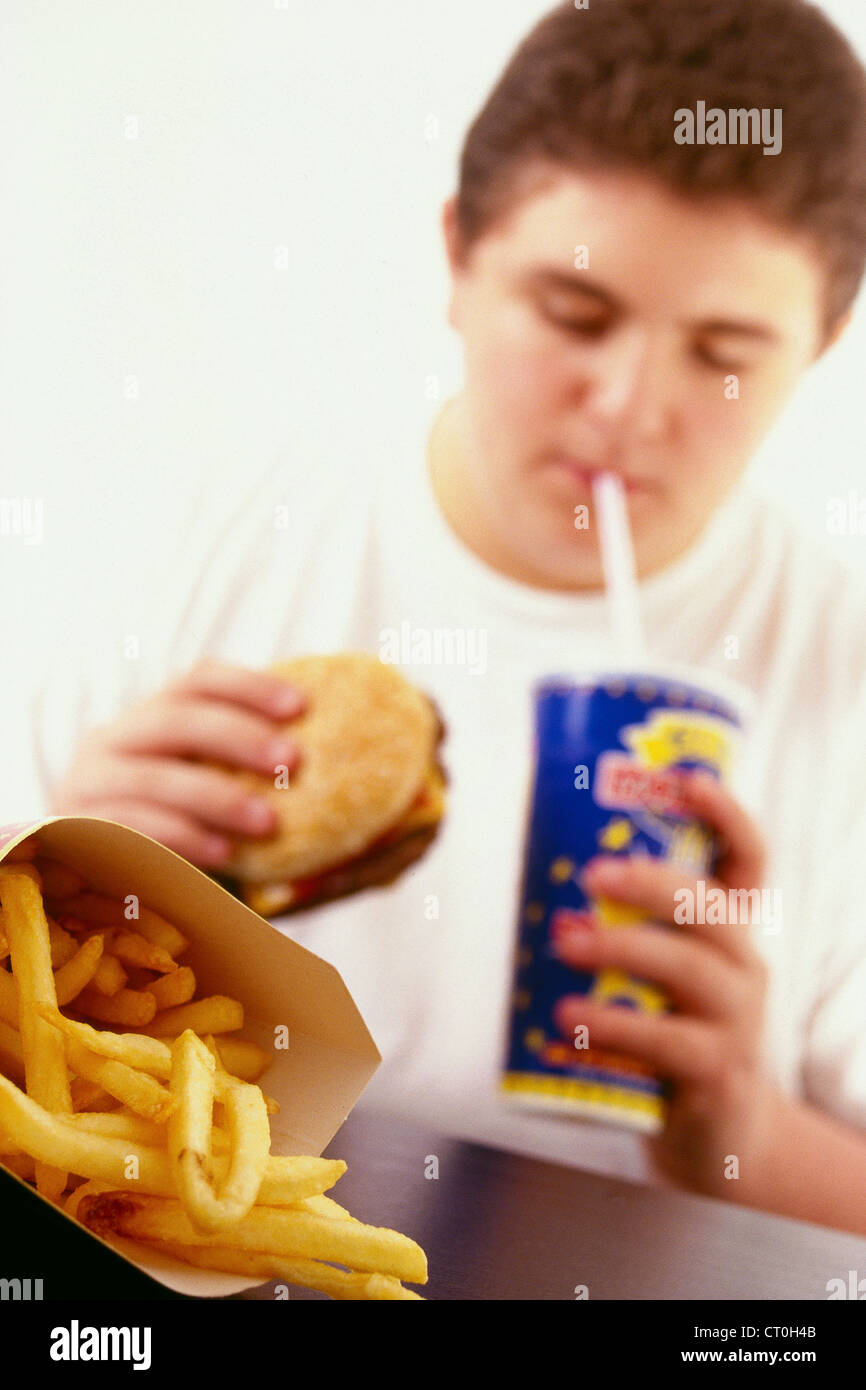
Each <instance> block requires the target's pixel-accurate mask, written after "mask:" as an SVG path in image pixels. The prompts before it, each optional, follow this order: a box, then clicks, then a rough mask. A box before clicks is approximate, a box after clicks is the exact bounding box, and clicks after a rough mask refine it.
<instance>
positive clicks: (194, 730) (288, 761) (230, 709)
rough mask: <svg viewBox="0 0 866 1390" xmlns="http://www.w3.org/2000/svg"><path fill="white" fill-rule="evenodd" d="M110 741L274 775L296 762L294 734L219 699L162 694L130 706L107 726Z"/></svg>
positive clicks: (120, 746) (128, 747)
mask: <svg viewBox="0 0 866 1390" xmlns="http://www.w3.org/2000/svg"><path fill="white" fill-rule="evenodd" d="M109 736H110V741H109V743H108V747H109V748H112V749H115V750H118V751H124V752H128V753H157V754H169V755H174V756H176V757H183V756H186V757H200V758H207V759H212V760H214V761H216V762H222V763H226V764H228V765H229V766H230V767H240V768H249V769H251V770H253V771H255V772H261V773H264V775H265V776H267V777H273V776H274V775H275V773H276V771H277V769H279V768H282V767H288V768H289V770H291V769H292V768H293V767H295V766H296V765H297V762H298V759H299V754H298V749H297V746H296V744H295V742H294V740H293V739H291V738H290V737H289V735H288V734H286V733H280V732H278V731H276V730H275V729H274V726H273V724H271V723H270V722H269V721H268V720H266V719H263V718H262V717H261V716H260V715H254V714H249V713H247V712H246V711H245V710H240V709H237V708H235V707H234V706H231V705H227V704H226V705H224V704H220V703H219V702H218V701H216V700H214V701H204V700H177V701H175V702H174V703H172V704H166V702H165V701H164V700H158V701H153V702H151V703H146V704H144V705H139V706H137V707H136V708H135V709H133V710H130V711H129V712H128V714H127V716H126V717H125V718H124V719H122V720H121V721H120V722H119V724H118V725H117V726H116V727H115V728H114V729H112V730H110V731H109Z"/></svg>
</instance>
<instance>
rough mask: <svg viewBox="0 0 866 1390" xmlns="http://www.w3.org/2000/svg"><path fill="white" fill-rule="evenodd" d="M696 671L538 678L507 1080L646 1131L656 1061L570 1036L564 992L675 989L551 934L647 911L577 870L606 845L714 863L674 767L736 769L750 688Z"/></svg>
mask: <svg viewBox="0 0 866 1390" xmlns="http://www.w3.org/2000/svg"><path fill="white" fill-rule="evenodd" d="M688 675H689V677H690V678H689V679H686V678H685V677H684V678H682V679H681V678H679V675H678V674H675V675H671V674H670V673H667V674H665V675H664V676H658V675H635V674H633V673H628V674H611V675H607V676H600V677H599V676H593V677H592V678H591V679H580V678H578V679H575V678H573V677H559V676H558V677H551V678H549V679H546V680H544V681H542V682H540V683H539V684H538V685H537V686H536V688H535V692H534V695H535V778H534V785H533V789H532V797H531V803H530V812H529V823H528V829H527V835H526V848H525V860H524V870H523V881H522V887H521V897H520V913H519V921H518V930H517V945H516V955H515V966H514V992H513V998H512V1007H511V1014H510V1020H509V1025H508V1041H507V1049H506V1060H505V1067H504V1071H503V1075H502V1079H501V1086H502V1091H503V1093H504V1096H505V1097H506V1098H507V1099H508V1100H509V1101H511V1102H513V1103H515V1104H518V1105H522V1106H531V1107H533V1108H535V1109H542V1110H555V1111H560V1112H562V1111H566V1112H569V1113H571V1114H577V1115H582V1116H587V1117H590V1118H594V1119H599V1120H605V1121H608V1122H610V1123H614V1124H619V1125H627V1126H629V1127H632V1128H638V1129H641V1130H645V1131H647V1132H650V1133H653V1132H657V1131H658V1130H659V1129H661V1128H662V1127H663V1124H664V1119H665V1094H664V1083H663V1082H662V1080H660V1079H659V1078H658V1077H657V1076H655V1075H654V1074H653V1072H652V1070H651V1068H650V1067H649V1066H647V1065H646V1064H645V1063H643V1062H641V1061H638V1060H636V1059H634V1058H629V1057H625V1056H619V1055H616V1054H612V1053H610V1052H605V1051H603V1050H599V1049H595V1048H593V1047H592V1041H591V1038H588V1037H587V1035H586V1032H585V1030H580V1029H578V1030H576V1032H575V1036H574V1038H573V1039H571V1038H565V1037H563V1036H562V1034H561V1033H560V1032H559V1030H558V1029H557V1026H556V1024H555V1022H554V1010H555V1008H556V1005H557V1003H558V1001H559V1000H560V999H562V998H563V997H564V996H566V995H586V996H588V997H590V998H592V999H593V1000H594V1001H602V1002H608V1003H616V1004H619V1005H625V1006H628V1007H630V1008H633V1009H637V1010H638V1011H640V1012H643V1013H661V1012H664V1011H665V1010H666V1009H667V1007H668V1001H667V999H666V998H665V996H664V994H663V993H662V992H661V991H660V990H659V989H658V988H656V987H655V986H654V985H652V984H650V983H648V982H647V981H641V980H637V979H635V978H633V977H631V976H628V975H625V974H623V973H622V972H620V971H615V970H602V971H601V972H599V973H597V974H592V973H586V972H583V971H579V970H575V969H574V968H573V967H571V966H569V965H566V964H564V963H563V962H562V961H560V960H559V959H558V958H557V956H556V954H555V953H554V950H553V945H552V934H553V932H554V931H555V930H556V929H557V927H560V926H567V927H568V928H570V929H581V928H584V929H586V930H589V931H598V930H612V929H616V928H625V927H628V926H630V925H634V924H635V923H636V922H639V921H645V920H646V913H645V912H642V911H640V910H639V909H636V908H634V907H630V906H628V907H627V906H625V905H623V904H617V903H615V902H613V901H611V900H610V899H608V898H601V897H600V898H595V899H593V898H589V897H587V896H586V895H585V894H584V893H583V891H582V890H581V888H580V886H579V884H578V881H577V880H578V875H579V873H580V871H581V869H582V867H583V866H584V864H586V863H587V862H588V861H589V860H590V859H592V858H594V857H596V856H597V855H600V854H614V855H617V854H621V855H634V854H647V855H651V856H652V857H654V858H663V859H666V860H669V861H670V862H673V863H676V864H679V865H681V866H682V868H683V873H684V878H686V877H688V876H691V877H694V876H695V875H697V876H698V877H700V875H701V874H702V873H707V874H712V872H713V868H714V863H715V857H716V845H715V839H714V836H713V834H712V832H711V831H710V829H709V828H708V827H707V826H705V825H703V824H701V823H700V822H698V821H695V820H694V819H693V818H692V817H691V816H690V815H689V813H688V811H687V808H686V805H685V803H684V801H683V799H682V787H681V777H680V775H679V774H681V773H682V772H683V771H685V770H688V769H697V768H700V769H703V770H704V771H707V772H710V773H712V774H713V775H715V776H716V777H719V778H721V779H722V780H724V781H728V780H729V779H730V776H731V771H732V768H733V767H734V765H735V761H736V755H737V751H738V745H739V742H740V738H741V735H742V731H743V727H744V721H745V719H746V717H747V713H748V709H749V697H748V696H746V695H745V694H744V693H743V692H742V691H741V690H740V689H739V687H737V686H735V685H733V683H723V682H720V681H719V680H718V678H717V677H715V676H712V677H709V678H708V679H709V680H710V681H711V682H712V689H711V688H709V686H705V684H704V681H703V680H701V682H700V684H697V683H695V680H694V679H691V675H692V673H688ZM672 930H673V928H672Z"/></svg>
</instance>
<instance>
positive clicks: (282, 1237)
mask: <svg viewBox="0 0 866 1390" xmlns="http://www.w3.org/2000/svg"><path fill="white" fill-rule="evenodd" d="M79 1215H80V1218H81V1220H82V1221H83V1222H84V1224H85V1225H86V1226H89V1227H90V1228H91V1230H95V1231H96V1232H97V1233H98V1234H99V1233H103V1232H106V1231H113V1232H114V1233H115V1234H117V1235H122V1236H128V1237H131V1238H132V1239H133V1240H143V1241H145V1242H150V1241H153V1240H167V1241H178V1242H180V1243H181V1244H183V1245H194V1246H202V1245H204V1246H216V1247H219V1246H220V1245H221V1244H224V1245H227V1246H228V1247H229V1248H230V1249H239V1250H252V1251H256V1252H259V1253H262V1254H271V1255H288V1256H292V1257H297V1256H301V1257H303V1258H305V1259H321V1260H335V1261H336V1262H337V1263H339V1264H345V1265H348V1266H349V1268H350V1269H356V1270H362V1271H365V1272H367V1273H370V1274H390V1275H393V1276H394V1277H395V1278H396V1279H406V1280H408V1281H409V1282H410V1283H413V1284H426V1282H427V1259H426V1256H425V1255H424V1252H423V1250H422V1249H421V1247H420V1246H419V1245H416V1244H415V1242H414V1241H413V1240H410V1239H409V1237H408V1236H403V1235H400V1234H399V1233H398V1232H397V1231H389V1230H386V1229H384V1228H381V1227H377V1226H365V1225H364V1224H363V1222H361V1221H334V1220H332V1219H331V1218H329V1217H324V1216H314V1215H312V1214H311V1213H309V1212H306V1211H299V1210H297V1209H289V1210H278V1209H276V1208H268V1207H267V1206H257V1207H254V1208H253V1210H252V1211H251V1212H249V1213H248V1214H247V1215H246V1216H245V1217H243V1218H242V1219H241V1220H240V1221H237V1222H236V1223H235V1224H234V1225H233V1226H232V1227H231V1229H230V1230H229V1231H227V1232H221V1233H219V1234H218V1235H201V1234H199V1233H198V1232H197V1231H196V1229H195V1227H194V1225H193V1224H192V1221H191V1220H190V1218H189V1216H188V1215H187V1213H186V1211H185V1210H184V1208H183V1205H182V1203H181V1202H179V1201H178V1200H177V1199H176V1198H169V1199H167V1200H158V1199H156V1198H153V1197H149V1196H145V1195H142V1194H140V1193H139V1192H127V1191H124V1192H112V1193H104V1194H102V1195H101V1196H95V1197H89V1198H87V1199H86V1200H85V1201H84V1202H82V1204H81V1207H80V1208H79Z"/></svg>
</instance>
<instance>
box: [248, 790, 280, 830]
mask: <svg viewBox="0 0 866 1390" xmlns="http://www.w3.org/2000/svg"><path fill="white" fill-rule="evenodd" d="M243 822H244V828H245V829H246V830H249V831H252V832H253V833H255V831H257V830H270V829H271V827H272V825H273V823H274V809H273V807H272V806H271V804H270V802H269V801H264V800H262V798H261V797H253V798H251V800H249V801H247V803H246V804H245V806H244V810H243Z"/></svg>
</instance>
